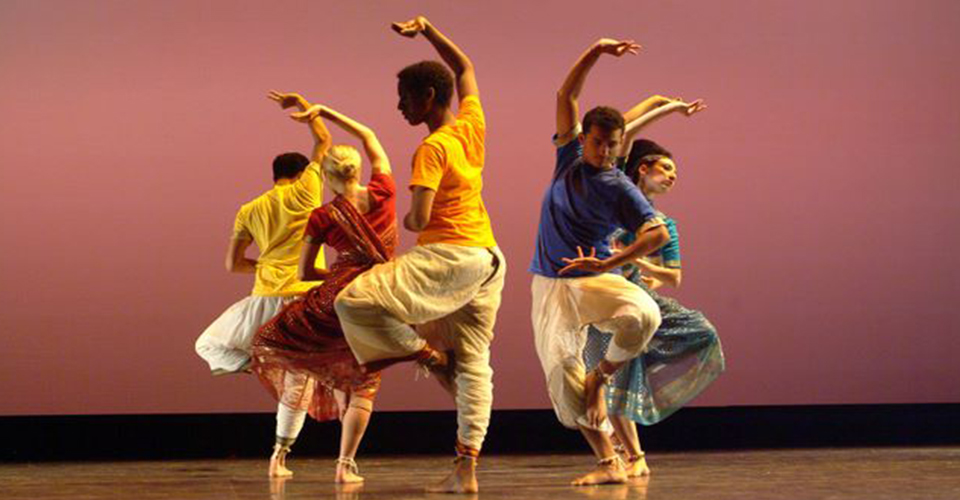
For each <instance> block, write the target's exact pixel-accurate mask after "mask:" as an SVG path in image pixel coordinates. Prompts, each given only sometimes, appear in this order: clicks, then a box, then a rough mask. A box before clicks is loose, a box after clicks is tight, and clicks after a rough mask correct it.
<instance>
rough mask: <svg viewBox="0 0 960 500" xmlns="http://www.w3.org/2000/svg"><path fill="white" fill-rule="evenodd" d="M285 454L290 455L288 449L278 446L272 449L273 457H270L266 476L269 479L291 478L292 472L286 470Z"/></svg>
mask: <svg viewBox="0 0 960 500" xmlns="http://www.w3.org/2000/svg"><path fill="white" fill-rule="evenodd" d="M287 453H290V448H287V447H283V446H280V445H276V446H274V447H273V455H271V456H270V468H269V469H268V471H267V475H269V476H270V477H291V476H293V471H292V470H290V469H288V468H287Z"/></svg>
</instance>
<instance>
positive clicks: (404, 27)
mask: <svg viewBox="0 0 960 500" xmlns="http://www.w3.org/2000/svg"><path fill="white" fill-rule="evenodd" d="M390 27H391V28H392V29H393V31H396V32H397V33H399V34H401V35H403V36H405V37H407V38H413V37H415V36H417V33H421V32H423V31H424V30H425V29H427V18H425V17H423V16H417V17H415V18H413V19H411V20H409V21H407V22H405V23H393V24H392V25H390Z"/></svg>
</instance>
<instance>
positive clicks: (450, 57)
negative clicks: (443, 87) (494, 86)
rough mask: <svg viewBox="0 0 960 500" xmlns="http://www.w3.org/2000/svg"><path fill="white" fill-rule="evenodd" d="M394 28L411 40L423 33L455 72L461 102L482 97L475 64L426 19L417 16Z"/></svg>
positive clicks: (394, 25) (395, 24)
mask: <svg viewBox="0 0 960 500" xmlns="http://www.w3.org/2000/svg"><path fill="white" fill-rule="evenodd" d="M392 28H393V30H394V31H396V32H397V33H399V34H401V35H403V36H406V37H410V38H413V37H415V36H417V33H423V36H424V38H426V39H427V40H428V41H429V42H430V44H431V45H433V48H434V49H436V51H437V53H438V54H439V55H440V58H441V59H443V62H445V63H447V66H450V69H451V70H453V74H454V76H455V77H456V80H457V96H459V98H460V100H461V101H462V100H463V99H464V98H465V97H467V96H471V95H480V88H479V87H478V86H477V75H476V71H475V70H474V68H473V62H472V61H470V58H469V57H467V55H466V54H465V53H464V52H463V51H462V50H460V47H457V44H455V43H453V41H451V40H450V39H449V38H447V37H446V36H444V34H443V33H441V32H440V30H438V29H437V28H436V27H435V26H434V25H433V24H431V23H430V21H429V20H427V18H426V17H423V16H417V17H415V18H413V19H411V20H409V21H407V22H405V23H393V26H392Z"/></svg>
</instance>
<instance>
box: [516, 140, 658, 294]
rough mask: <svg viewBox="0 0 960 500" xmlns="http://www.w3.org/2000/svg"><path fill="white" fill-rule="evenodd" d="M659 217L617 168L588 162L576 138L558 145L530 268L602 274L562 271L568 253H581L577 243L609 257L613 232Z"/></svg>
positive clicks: (578, 274) (551, 272)
mask: <svg viewBox="0 0 960 500" xmlns="http://www.w3.org/2000/svg"><path fill="white" fill-rule="evenodd" d="M654 217H656V212H655V211H654V210H653V207H652V206H650V203H649V202H648V201H647V199H646V198H645V197H644V196H643V194H642V193H641V192H640V189H638V188H637V186H635V185H634V184H633V183H632V182H630V179H629V178H628V177H627V176H626V175H625V174H624V173H623V172H621V171H620V169H617V168H610V169H598V168H594V167H592V166H590V165H588V164H587V163H585V162H584V161H583V147H582V146H581V145H580V141H578V140H577V139H576V137H574V138H573V139H572V140H571V141H570V142H568V143H566V144H564V145H561V146H559V147H558V148H557V168H556V171H555V172H554V173H553V180H552V181H551V182H550V187H548V188H547V192H546V194H545V195H544V197H543V204H542V205H541V207H540V227H539V228H538V229H537V249H536V253H535V254H534V256H533V262H532V263H531V264H530V272H532V273H534V274H539V275H541V276H546V277H548V278H560V277H563V278H577V277H581V276H594V275H596V274H597V273H591V272H585V271H581V270H577V271H573V272H570V273H567V274H564V275H563V276H560V275H559V274H558V272H559V271H560V269H562V268H564V267H565V266H566V264H565V263H564V262H563V261H562V260H561V259H563V258H564V257H566V258H569V259H573V258H576V257H577V247H578V246H579V247H580V248H582V249H583V253H584V255H589V253H590V248H591V247H592V248H596V250H597V258H598V259H606V258H609V257H610V255H611V254H610V242H609V237H610V235H611V234H612V233H613V232H614V231H616V230H617V229H620V228H623V229H626V230H627V231H630V232H636V231H637V230H638V229H639V228H640V226H642V225H643V224H644V223H645V222H647V221H649V220H650V219H653V218H654Z"/></svg>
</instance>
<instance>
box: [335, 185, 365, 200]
mask: <svg viewBox="0 0 960 500" xmlns="http://www.w3.org/2000/svg"><path fill="white" fill-rule="evenodd" d="M362 191H363V186H361V185H360V183H359V182H351V183H350V184H346V185H344V186H343V192H342V193H340V194H341V195H342V196H344V197H346V198H347V199H350V200H353V199H356V198H357V195H358V194H360V193H361V192H362Z"/></svg>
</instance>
